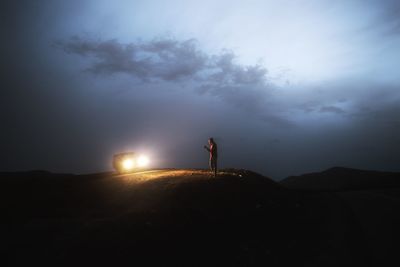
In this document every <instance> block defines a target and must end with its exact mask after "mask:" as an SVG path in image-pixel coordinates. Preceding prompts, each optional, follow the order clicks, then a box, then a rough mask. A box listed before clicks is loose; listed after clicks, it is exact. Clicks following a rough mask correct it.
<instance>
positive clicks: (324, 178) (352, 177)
mask: <svg viewBox="0 0 400 267" xmlns="http://www.w3.org/2000/svg"><path fill="white" fill-rule="evenodd" d="M280 184H281V185H283V186H286V187H288V188H293V189H302V190H327V191H340V190H364V189H377V188H388V187H400V173H397V172H380V171H370V170H359V169H352V168H345V167H333V168H330V169H327V170H325V171H322V172H315V173H308V174H303V175H299V176H290V177H287V178H286V179H284V180H282V181H281V182H280Z"/></svg>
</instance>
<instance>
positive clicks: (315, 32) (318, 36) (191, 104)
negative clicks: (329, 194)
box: [0, 0, 400, 179]
mask: <svg viewBox="0 0 400 267" xmlns="http://www.w3.org/2000/svg"><path fill="white" fill-rule="evenodd" d="M2 10H3V12H4V14H3V15H2V17H3V19H2V21H3V23H2V28H1V29H2V33H3V34H2V35H3V36H6V37H7V38H5V39H4V40H5V41H3V44H2V53H3V55H4V56H3V58H4V59H5V60H3V61H2V71H3V72H4V74H5V76H4V77H6V78H5V79H3V81H2V83H4V84H3V86H2V88H4V89H3V90H2V95H3V96H4V97H2V101H3V102H4V103H2V104H3V105H2V108H3V109H4V112H3V113H2V116H3V118H2V119H3V121H4V129H6V130H5V131H4V132H3V134H4V135H5V137H4V138H3V141H2V142H4V146H3V147H5V151H6V152H7V153H6V154H7V155H8V156H7V157H6V158H5V159H4V160H3V163H2V164H3V165H1V166H0V167H1V169H4V170H23V169H37V168H44V169H50V170H54V171H67V172H92V171H99V170H107V169H110V168H111V165H110V163H109V159H110V155H112V154H113V153H115V152H118V151H121V150H135V151H136V150H143V151H146V152H147V153H148V154H151V155H152V157H153V158H154V165H155V166H161V167H206V166H207V155H204V151H202V150H201V147H202V145H203V143H205V142H206V140H207V138H208V137H209V136H214V137H215V139H216V140H217V142H218V143H219V145H220V149H221V153H220V154H221V159H220V160H221V165H222V166H223V167H236V168H248V169H252V170H255V171H258V172H261V173H263V174H265V175H269V176H272V177H274V178H276V179H279V178H282V177H285V176H287V175H293V174H299V173H302V172H308V171H315V170H321V169H324V168H328V167H332V166H336V165H341V166H349V167H356V168H364V169H381V170H399V168H398V166H400V165H399V164H398V163H399V162H398V159H397V158H398V157H397V156H396V155H397V154H398V153H397V151H399V149H400V145H399V144H400V142H399V141H400V139H399V136H400V135H399V132H400V119H399V112H400V108H399V107H400V106H399V103H400V93H399V85H400V79H399V75H398V69H399V67H400V66H399V64H400V63H399V62H400V52H399V49H398V47H399V44H400V16H399V13H400V4H398V3H397V2H396V1H389V0H385V1H355V0H354V1H246V2H244V1H68V2H64V1H35V2H34V3H32V2H31V1H19V2H18V1H17V2H15V1H14V2H10V3H8V4H7V5H5V6H4V7H3V8H2ZM43 140H47V141H46V142H43ZM80 150H84V152H79V151H80ZM20 151H25V153H24V156H23V157H22V158H21V157H20V156H18V155H20ZM26 151H27V152H26ZM77 154H80V155H81V156H78V157H77V156H76V155H77ZM49 155H53V156H49ZM54 155H56V156H54Z"/></svg>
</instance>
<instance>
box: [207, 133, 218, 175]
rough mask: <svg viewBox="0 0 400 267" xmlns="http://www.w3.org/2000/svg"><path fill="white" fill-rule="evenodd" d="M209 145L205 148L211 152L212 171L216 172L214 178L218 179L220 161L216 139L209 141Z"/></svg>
mask: <svg viewBox="0 0 400 267" xmlns="http://www.w3.org/2000/svg"><path fill="white" fill-rule="evenodd" d="M208 145H209V147H207V146H204V148H205V149H206V150H207V151H208V152H210V162H209V164H210V169H211V171H214V177H217V159H218V149H217V144H216V143H215V142H214V139H213V138H212V137H210V139H208Z"/></svg>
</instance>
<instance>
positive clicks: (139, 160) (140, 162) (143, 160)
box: [137, 155, 150, 167]
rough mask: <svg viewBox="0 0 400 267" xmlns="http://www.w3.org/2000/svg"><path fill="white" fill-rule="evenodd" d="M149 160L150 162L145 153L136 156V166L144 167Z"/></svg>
mask: <svg viewBox="0 0 400 267" xmlns="http://www.w3.org/2000/svg"><path fill="white" fill-rule="evenodd" d="M149 162H150V160H149V158H148V157H147V156H145V155H140V156H139V157H138V158H137V166H138V167H146V166H148V165H149Z"/></svg>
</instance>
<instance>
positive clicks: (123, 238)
mask: <svg viewBox="0 0 400 267" xmlns="http://www.w3.org/2000/svg"><path fill="white" fill-rule="evenodd" d="M0 183H1V187H0V193H1V204H0V205H1V208H2V209H1V210H2V215H3V216H2V217H3V219H2V227H1V232H0V233H1V236H2V239H1V253H2V254H3V255H2V256H3V257H2V258H3V259H6V260H7V262H8V264H9V265H10V266H27V265H37V264H41V265H48V266H50V265H52V266H71V265H72V264H74V265H76V266H83V265H89V266H93V265H104V266H105V265H111V264H112V265H114V266H119V265H126V264H130V265H139V266H142V265H147V266H149V265H157V266H160V265H161V266H166V265H174V266H176V265H181V266H194V265H200V266H204V265H216V264H218V265H224V266H260V265H261V266H354V265H360V266H361V265H362V266H379V265H381V264H382V263H383V265H384V266H389V265H390V261H389V260H392V259H395V257H394V255H395V253H396V249H395V247H396V246H395V244H396V242H395V241H396V240H397V239H398V237H399V236H400V235H399V231H398V230H396V228H397V226H398V225H399V224H398V223H399V222H400V221H399V216H398V215H397V214H399V212H398V211H399V203H400V201H399V190H397V189H396V188H391V189H390V190H389V189H387V188H386V189H376V190H364V191H336V192H326V191H310V192H308V191H299V190H293V189H290V186H288V185H287V184H286V185H285V186H282V185H281V184H279V183H276V182H274V181H272V180H271V179H268V178H266V177H263V176H261V175H258V174H256V173H253V172H249V171H244V170H225V171H223V172H221V174H220V175H219V176H218V177H217V178H213V177H212V176H210V174H209V172H207V171H203V170H152V171H146V172H140V173H134V174H124V175H115V174H112V173H103V174H93V175H69V174H51V173H48V172H43V171H36V172H27V173H3V174H0ZM393 266H395V265H393Z"/></svg>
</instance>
